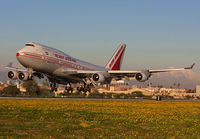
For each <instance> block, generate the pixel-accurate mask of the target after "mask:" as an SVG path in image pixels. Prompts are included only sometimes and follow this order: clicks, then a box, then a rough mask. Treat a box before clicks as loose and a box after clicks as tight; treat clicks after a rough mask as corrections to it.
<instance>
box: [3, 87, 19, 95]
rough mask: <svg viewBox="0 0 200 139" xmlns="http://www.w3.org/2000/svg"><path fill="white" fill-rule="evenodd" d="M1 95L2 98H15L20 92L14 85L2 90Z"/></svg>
mask: <svg viewBox="0 0 200 139" xmlns="http://www.w3.org/2000/svg"><path fill="white" fill-rule="evenodd" d="M2 94H3V95H4V96H17V95H19V94H20V90H19V89H18V88H17V86H15V85H9V86H8V87H5V88H4V89H3V91H2Z"/></svg>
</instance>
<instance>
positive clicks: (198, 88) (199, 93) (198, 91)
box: [196, 85, 200, 96]
mask: <svg viewBox="0 0 200 139" xmlns="http://www.w3.org/2000/svg"><path fill="white" fill-rule="evenodd" d="M196 94H197V95H198V96H200V85H197V86H196Z"/></svg>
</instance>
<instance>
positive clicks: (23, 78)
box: [18, 72, 31, 81]
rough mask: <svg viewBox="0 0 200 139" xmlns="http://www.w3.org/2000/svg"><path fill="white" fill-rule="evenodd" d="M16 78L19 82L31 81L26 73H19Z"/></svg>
mask: <svg viewBox="0 0 200 139" xmlns="http://www.w3.org/2000/svg"><path fill="white" fill-rule="evenodd" d="M18 78H19V79H20V80H22V81H27V80H29V79H31V78H29V74H28V72H20V73H19V74H18Z"/></svg>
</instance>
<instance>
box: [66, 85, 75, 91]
mask: <svg viewBox="0 0 200 139" xmlns="http://www.w3.org/2000/svg"><path fill="white" fill-rule="evenodd" d="M65 90H66V91H67V92H70V91H71V93H73V90H74V89H73V87H72V85H71V84H70V83H68V84H67V85H66V87H65Z"/></svg>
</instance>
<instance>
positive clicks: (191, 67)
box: [185, 63, 195, 69]
mask: <svg viewBox="0 0 200 139" xmlns="http://www.w3.org/2000/svg"><path fill="white" fill-rule="evenodd" d="M194 65H195V63H193V64H192V65H191V66H190V67H187V68H185V69H193V67H194Z"/></svg>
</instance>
